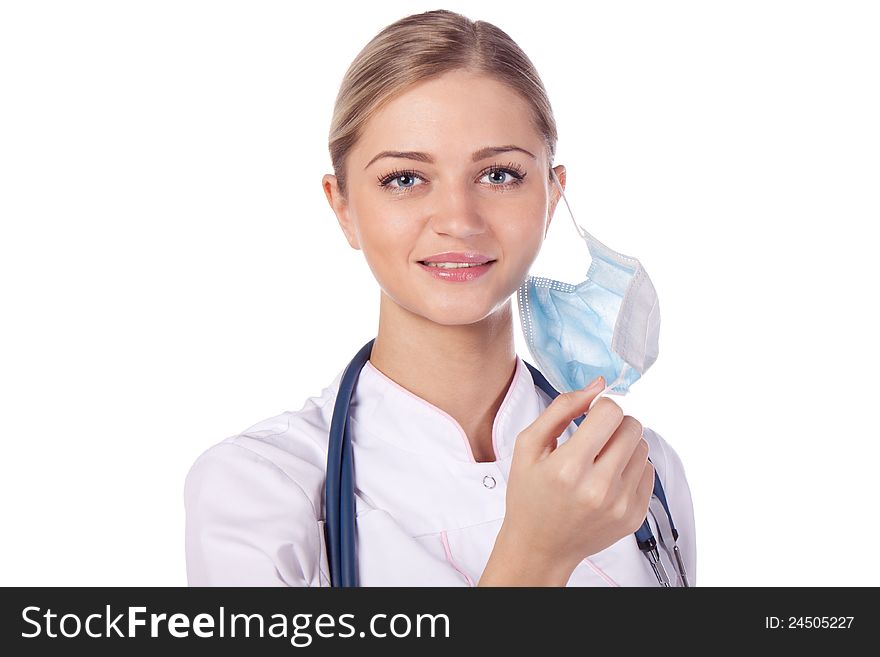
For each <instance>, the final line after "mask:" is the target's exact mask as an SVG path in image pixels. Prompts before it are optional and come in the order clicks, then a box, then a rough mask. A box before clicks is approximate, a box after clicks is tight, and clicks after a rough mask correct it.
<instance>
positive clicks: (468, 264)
mask: <svg viewBox="0 0 880 657" xmlns="http://www.w3.org/2000/svg"><path fill="white" fill-rule="evenodd" d="M425 264H426V265H428V267H441V268H443V269H461V268H462V267H479V266H481V265H485V264H486V263H485V262H426V263H425Z"/></svg>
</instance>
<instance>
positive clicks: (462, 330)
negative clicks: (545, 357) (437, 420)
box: [370, 292, 516, 461]
mask: <svg viewBox="0 0 880 657" xmlns="http://www.w3.org/2000/svg"><path fill="white" fill-rule="evenodd" d="M381 296H382V298H381V302H380V308H379V332H378V334H377V336H376V341H375V342H374V343H373V349H372V351H371V353H370V362H371V363H372V364H373V366H374V367H376V369H378V370H379V371H380V372H382V373H383V374H384V375H385V376H387V377H388V378H390V379H392V380H393V381H395V382H396V383H397V384H398V385H400V386H402V387H404V388H406V389H407V390H409V391H410V392H411V393H413V394H414V395H416V396H418V397H420V398H422V399H424V400H425V401H427V402H429V403H430V404H433V405H434V406H436V407H437V408H439V409H441V410H442V411H444V412H446V413H447V414H448V415H450V416H452V418H453V419H455V420H456V421H457V422H458V423H459V425H461V428H462V429H463V430H464V432H465V435H467V437H468V442H469V443H470V445H471V451H472V452H473V455H474V458H475V460H477V461H494V460H495V453H494V450H493V448H492V425H493V423H494V420H495V415H496V414H497V413H498V409H499V408H500V406H501V402H502V401H503V400H504V396H505V395H506V394H507V390H508V388H509V387H510V385H511V382H512V381H513V375H514V373H515V370H516V350H515V348H514V341H513V315H512V310H511V301H510V300H509V299H508V301H507V303H505V304H504V306H502V307H501V308H499V309H498V310H497V311H495V312H494V313H492V314H491V315H489V316H488V317H485V318H484V319H482V320H480V321H479V322H475V323H474V324H466V325H455V326H447V325H443V324H437V323H435V322H432V321H430V320H429V319H426V318H425V317H422V316H420V315H415V314H413V313H411V312H409V311H408V310H406V309H404V308H402V307H400V306H399V305H397V304H396V303H395V302H394V301H392V300H391V299H390V298H389V297H388V296H387V295H386V294H385V293H384V292H381Z"/></svg>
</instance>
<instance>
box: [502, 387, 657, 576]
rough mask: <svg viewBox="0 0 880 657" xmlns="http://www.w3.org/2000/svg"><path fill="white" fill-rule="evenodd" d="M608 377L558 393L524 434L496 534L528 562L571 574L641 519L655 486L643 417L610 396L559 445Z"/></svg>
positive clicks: (595, 406)
mask: <svg viewBox="0 0 880 657" xmlns="http://www.w3.org/2000/svg"><path fill="white" fill-rule="evenodd" d="M604 383H605V382H604V379H603V378H602V377H599V378H598V379H596V380H595V381H594V382H593V384H591V386H590V387H588V388H586V389H584V390H577V391H574V392H568V393H562V394H560V395H559V396H558V397H556V399H554V400H553V402H552V403H551V404H550V405H549V406H548V407H547V408H546V409H545V410H544V412H543V413H542V414H541V415H540V416H539V417H538V418H537V419H536V420H535V421H534V422H533V423H532V424H531V425H529V426H528V427H526V429H524V430H523V431H522V432H521V433H520V434H519V436H518V437H517V440H516V445H515V447H514V452H513V459H512V461H511V466H510V476H509V479H508V483H507V497H506V512H505V517H504V521H503V523H502V527H501V531H500V533H499V539H498V541H502V540H503V541H506V542H507V547H506V548H505V549H506V552H507V553H508V554H511V553H512V551H513V552H515V553H516V554H518V555H521V556H522V557H523V559H524V560H525V561H527V562H528V563H529V564H530V567H533V566H534V564H543V565H545V566H546V567H547V568H548V569H550V570H552V571H553V572H555V573H562V574H564V575H565V577H564V580H565V581H567V579H568V576H570V575H571V571H573V570H574V568H575V567H576V566H577V565H578V563H580V562H581V561H582V560H583V559H585V558H586V557H588V556H590V555H591V554H595V553H596V552H599V551H600V550H603V549H605V548H606V547H608V546H609V545H612V544H613V543H615V542H617V541H618V540H620V539H621V538H623V537H624V536H626V535H627V534H631V533H633V532H635V531H636V530H637V529H638V528H639V527H640V526H641V524H642V522H643V521H644V520H645V517H646V516H647V514H648V503H649V502H650V500H651V493H652V491H653V487H654V467H653V466H652V465H651V463H650V462H649V461H648V443H647V441H645V439H644V437H643V436H642V425H641V423H639V421H638V420H636V419H635V418H633V417H631V416H629V415H624V414H623V411H622V410H621V408H620V406H618V405H617V404H616V403H615V402H613V401H612V400H611V399H608V398H607V397H602V398H601V399H599V400H598V401H596V403H595V404H594V405H593V407H592V409H590V410H589V412H587V416H586V418H585V419H584V421H583V422H582V423H581V425H580V426H579V427H578V429H577V430H576V431H575V432H574V433H573V434H572V435H571V437H569V439H568V440H567V441H566V442H565V443H563V444H562V445H560V446H558V447H557V445H556V443H557V439H558V438H559V436H561V435H562V433H563V432H564V431H565V429H566V427H568V425H569V423H570V422H571V421H572V420H573V419H574V418H576V417H578V416H580V415H582V414H583V413H584V412H586V411H587V409H588V408H589V406H590V402H591V401H592V400H593V399H594V398H595V397H596V395H598V394H599V393H600V392H601V391H602V389H603V387H604ZM498 541H496V543H497V542H498ZM512 545H515V546H516V548H515V549H514V548H511V546H512Z"/></svg>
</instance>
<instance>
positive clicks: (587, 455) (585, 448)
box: [556, 397, 623, 469]
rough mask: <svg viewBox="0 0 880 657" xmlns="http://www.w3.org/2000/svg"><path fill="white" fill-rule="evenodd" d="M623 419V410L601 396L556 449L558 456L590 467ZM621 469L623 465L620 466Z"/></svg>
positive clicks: (584, 466)
mask: <svg viewBox="0 0 880 657" xmlns="http://www.w3.org/2000/svg"><path fill="white" fill-rule="evenodd" d="M622 420H623V410H622V409H621V408H620V406H618V405H617V404H616V403H615V402H614V401H612V400H611V399H609V398H608V397H602V398H601V399H600V400H599V401H598V402H596V405H595V406H593V410H591V411H590V412H589V413H587V417H586V418H585V419H584V421H583V422H581V425H580V426H579V427H578V428H577V431H575V432H574V434H573V435H572V436H571V437H570V438H569V439H568V440H567V441H565V443H563V444H562V445H560V447H559V449H558V450H556V451H557V452H558V453H559V458H565V459H573V460H575V461H576V462H578V463H580V464H581V465H582V467H583V468H584V469H587V468H588V467H590V466H591V465H592V464H593V462H594V461H595V460H596V456H597V455H598V454H599V452H600V451H602V448H603V447H604V446H605V443H607V442H608V441H609V440H610V439H611V436H612V434H613V433H614V431H615V430H616V429H617V427H618V426H620V422H621V421H622ZM620 467H621V469H622V468H623V465H621V466H620Z"/></svg>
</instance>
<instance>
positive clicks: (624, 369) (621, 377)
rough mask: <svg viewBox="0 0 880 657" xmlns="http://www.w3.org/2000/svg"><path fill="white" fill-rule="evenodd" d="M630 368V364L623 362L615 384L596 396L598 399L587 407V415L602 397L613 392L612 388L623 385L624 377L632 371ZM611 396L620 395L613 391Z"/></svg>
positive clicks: (611, 384)
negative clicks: (619, 384) (628, 371)
mask: <svg viewBox="0 0 880 657" xmlns="http://www.w3.org/2000/svg"><path fill="white" fill-rule="evenodd" d="M630 367H631V366H630V364H629V363H627V362H626V361H623V367H621V368H620V374H618V375H617V378H616V379H614V382H613V383H610V384H608V385H607V386H605V387H604V388H603V389H602V392H600V393H599V394H598V395H596V398H595V399H593V401H591V402H590V405H589V406H587V413H589V412H590V409H592V408H593V404H595V403H596V402H597V401H599V399H600V398H601V397H602V395H604V394H605V393H606V392H608V391H609V390H611V388H613V387H614V386H616V385H617V384H618V383H621V382H622V381H623V380H624V377H625V376H626V372H627V370H629V369H630ZM611 394H614V395H617V394H620V393H617V392H614V391H613V390H612V391H611Z"/></svg>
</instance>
